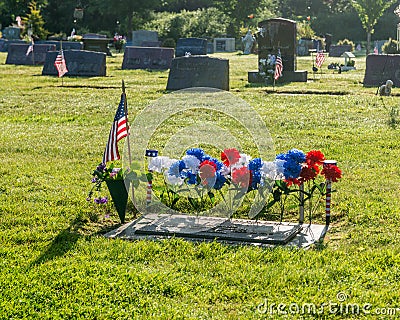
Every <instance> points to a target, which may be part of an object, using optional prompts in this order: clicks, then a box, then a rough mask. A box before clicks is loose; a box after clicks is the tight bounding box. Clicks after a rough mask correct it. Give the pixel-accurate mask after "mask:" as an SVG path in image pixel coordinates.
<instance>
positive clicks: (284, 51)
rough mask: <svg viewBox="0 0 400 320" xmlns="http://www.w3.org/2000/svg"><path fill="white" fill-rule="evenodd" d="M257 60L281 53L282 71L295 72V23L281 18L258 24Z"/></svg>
mask: <svg viewBox="0 0 400 320" xmlns="http://www.w3.org/2000/svg"><path fill="white" fill-rule="evenodd" d="M258 28H259V30H260V31H259V35H258V37H257V41H258V58H259V59H267V58H268V55H269V54H270V55H277V54H278V50H280V52H281V57H282V63H283V69H284V71H295V70H296V34H297V29H296V22H295V21H292V20H288V19H283V18H274V19H268V20H265V21H261V22H260V23H259V24H258Z"/></svg>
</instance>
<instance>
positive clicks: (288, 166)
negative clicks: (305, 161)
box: [283, 159, 301, 179]
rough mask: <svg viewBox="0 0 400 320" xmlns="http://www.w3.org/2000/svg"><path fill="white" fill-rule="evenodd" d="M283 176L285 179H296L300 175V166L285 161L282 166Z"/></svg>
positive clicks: (296, 163)
mask: <svg viewBox="0 0 400 320" xmlns="http://www.w3.org/2000/svg"><path fill="white" fill-rule="evenodd" d="M283 168H284V170H283V174H284V175H285V179H290V178H294V179H296V178H298V177H299V175H300V171H301V165H300V164H299V163H298V162H296V161H294V160H292V159H288V160H286V162H285V163H284V164H283Z"/></svg>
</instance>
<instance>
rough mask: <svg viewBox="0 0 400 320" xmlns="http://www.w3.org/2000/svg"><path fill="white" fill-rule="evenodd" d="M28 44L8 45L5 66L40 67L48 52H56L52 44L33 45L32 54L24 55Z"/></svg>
mask: <svg viewBox="0 0 400 320" xmlns="http://www.w3.org/2000/svg"><path fill="white" fill-rule="evenodd" d="M28 48H29V44H10V45H9V46H8V54H7V59H6V64H16V65H42V64H44V63H45V61H46V54H47V52H48V51H54V50H56V46H55V45H54V44H35V45H34V46H33V52H29V54H28V55H26V53H27V51H28Z"/></svg>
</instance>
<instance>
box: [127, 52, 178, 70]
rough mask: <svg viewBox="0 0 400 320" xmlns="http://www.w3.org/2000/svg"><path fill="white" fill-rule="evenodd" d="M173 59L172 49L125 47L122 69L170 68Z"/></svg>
mask: <svg viewBox="0 0 400 320" xmlns="http://www.w3.org/2000/svg"><path fill="white" fill-rule="evenodd" d="M173 58H174V49H172V48H154V47H147V48H146V47H126V48H125V53H124V60H123V62H122V69H159V70H165V69H169V68H170V67H171V62H172V59H173Z"/></svg>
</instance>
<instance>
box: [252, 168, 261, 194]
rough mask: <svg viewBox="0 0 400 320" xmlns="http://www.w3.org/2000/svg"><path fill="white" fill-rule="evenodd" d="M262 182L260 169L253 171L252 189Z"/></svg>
mask: <svg viewBox="0 0 400 320" xmlns="http://www.w3.org/2000/svg"><path fill="white" fill-rule="evenodd" d="M260 182H261V172H260V171H259V170H256V171H251V185H250V189H253V190H255V189H257V188H258V185H259V184H260Z"/></svg>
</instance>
